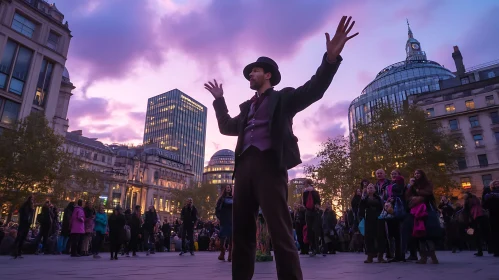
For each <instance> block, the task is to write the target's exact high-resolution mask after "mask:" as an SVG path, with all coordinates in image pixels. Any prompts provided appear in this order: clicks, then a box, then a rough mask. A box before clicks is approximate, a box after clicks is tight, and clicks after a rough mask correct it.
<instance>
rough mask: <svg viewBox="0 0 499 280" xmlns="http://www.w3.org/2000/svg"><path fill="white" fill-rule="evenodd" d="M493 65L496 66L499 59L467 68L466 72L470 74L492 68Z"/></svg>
mask: <svg viewBox="0 0 499 280" xmlns="http://www.w3.org/2000/svg"><path fill="white" fill-rule="evenodd" d="M494 64H498V65H499V59H497V60H493V61H489V62H485V63H482V64H478V65H475V66H472V67H470V68H467V69H466V72H472V71H475V70H478V69H480V68H485V67H489V66H492V65H494Z"/></svg>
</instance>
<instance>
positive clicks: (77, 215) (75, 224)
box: [70, 199, 85, 257]
mask: <svg viewBox="0 0 499 280" xmlns="http://www.w3.org/2000/svg"><path fill="white" fill-rule="evenodd" d="M82 205H83V201H82V200H81V199H80V200H78V204H77V205H76V206H75V209H74V211H73V216H72V217H71V221H70V227H71V257H81V255H80V254H79V252H78V250H79V249H80V248H81V243H82V239H83V235H84V234H85V213H84V212H83V208H82V207H81V206H82Z"/></svg>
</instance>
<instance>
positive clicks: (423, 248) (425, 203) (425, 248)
mask: <svg viewBox="0 0 499 280" xmlns="http://www.w3.org/2000/svg"><path fill="white" fill-rule="evenodd" d="M414 179H415V180H414V184H413V185H411V187H410V189H408V190H407V191H406V201H407V203H408V207H409V209H410V213H411V215H413V216H414V227H413V236H415V237H416V238H417V240H418V243H419V254H420V255H421V259H420V260H419V261H417V263H418V264H426V262H427V260H428V257H430V258H431V260H432V263H433V264H438V259H437V256H436V254H435V241H434V240H435V238H439V237H440V235H439V233H438V232H437V230H440V224H439V221H437V225H436V227H435V225H434V224H430V221H431V220H430V219H431V218H430V214H434V212H435V211H437V210H436V209H437V207H436V205H435V197H434V195H433V184H432V183H431V182H430V181H429V180H428V178H427V176H426V173H424V171H423V170H420V169H418V170H416V171H415V172H414ZM431 217H435V218H436V219H437V220H438V217H436V216H434V215H432V216H431ZM416 224H418V227H417V228H416ZM416 230H422V231H423V234H416Z"/></svg>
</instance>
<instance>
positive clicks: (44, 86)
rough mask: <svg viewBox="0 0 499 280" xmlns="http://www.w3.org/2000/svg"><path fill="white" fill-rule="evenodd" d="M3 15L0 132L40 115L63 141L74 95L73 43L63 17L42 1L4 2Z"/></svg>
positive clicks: (0, 9)
mask: <svg viewBox="0 0 499 280" xmlns="http://www.w3.org/2000/svg"><path fill="white" fill-rule="evenodd" d="M0 15H1V17H0V20H1V23H2V24H0V55H1V58H2V59H1V62H0V130H2V129H5V128H9V126H10V125H11V124H12V123H14V122H15V121H17V120H18V119H22V118H24V117H26V116H28V115H29V114H30V113H31V112H33V111H39V112H43V114H44V115H45V116H46V118H47V120H48V121H49V124H50V126H51V127H52V128H53V129H54V130H55V131H56V132H57V133H59V134H61V135H64V133H65V132H66V131H67V129H68V119H67V110H68V105H69V98H70V96H71V90H72V89H73V87H72V84H71V83H70V82H69V74H68V73H67V70H65V68H64V65H65V64H66V58H67V55H68V50H69V44H70V41H71V37H72V36H71V31H70V30H69V27H68V23H67V21H66V22H64V15H63V14H62V13H61V12H60V11H59V10H58V9H57V7H56V6H55V4H49V3H47V2H45V1H40V0H11V1H0ZM64 76H67V78H68V80H67V81H65V79H64Z"/></svg>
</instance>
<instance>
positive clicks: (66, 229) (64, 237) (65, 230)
mask: <svg viewBox="0 0 499 280" xmlns="http://www.w3.org/2000/svg"><path fill="white" fill-rule="evenodd" d="M74 209H75V203H74V202H73V201H71V202H70V203H68V206H66V208H65V209H64V216H63V217H62V226H61V235H60V236H61V238H59V244H58V251H59V253H63V252H68V250H66V249H67V245H68V241H69V236H70V235H71V226H70V221H71V217H72V216H73V210H74Z"/></svg>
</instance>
